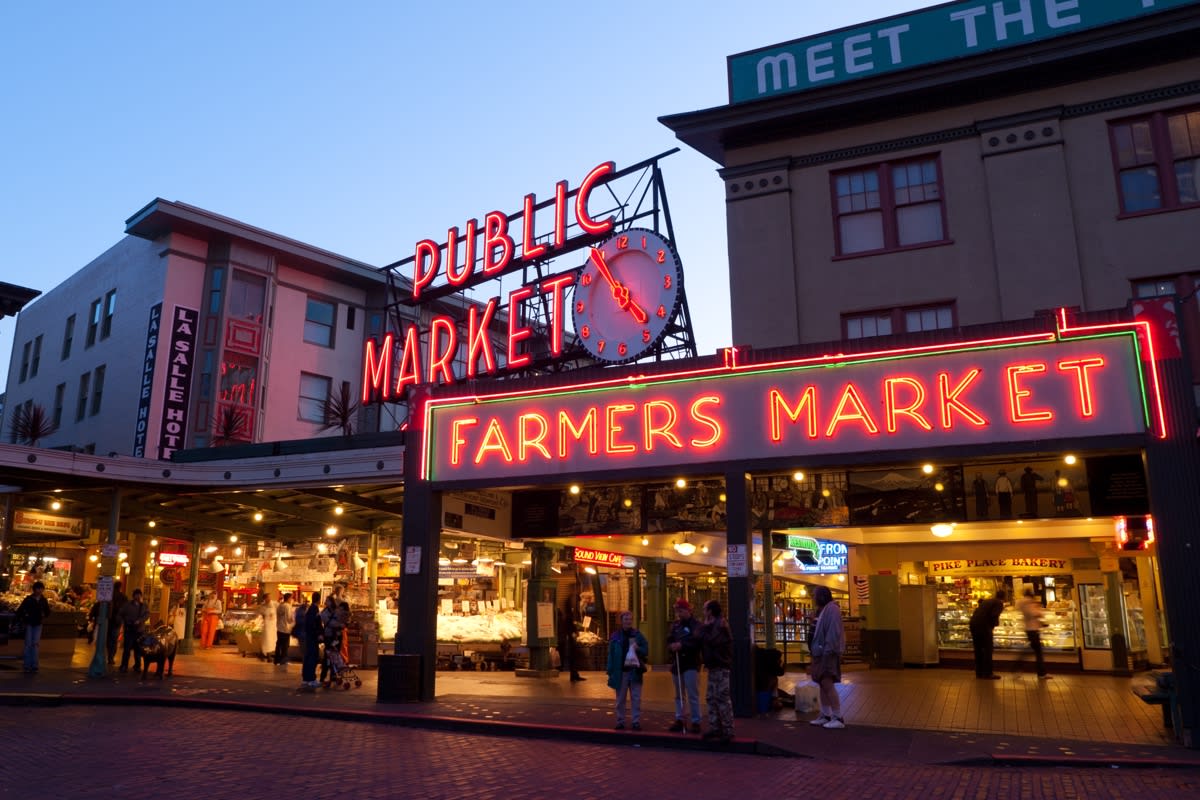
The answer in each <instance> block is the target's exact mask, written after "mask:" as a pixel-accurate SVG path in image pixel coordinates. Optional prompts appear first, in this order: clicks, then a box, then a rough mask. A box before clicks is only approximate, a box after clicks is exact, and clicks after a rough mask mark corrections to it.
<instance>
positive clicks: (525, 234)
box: [521, 194, 546, 261]
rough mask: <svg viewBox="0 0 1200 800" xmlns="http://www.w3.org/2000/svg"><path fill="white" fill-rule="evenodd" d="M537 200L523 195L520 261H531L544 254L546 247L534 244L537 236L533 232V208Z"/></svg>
mask: <svg viewBox="0 0 1200 800" xmlns="http://www.w3.org/2000/svg"><path fill="white" fill-rule="evenodd" d="M535 205H537V199H536V198H535V197H534V196H533V195H532V194H527V195H525V210H524V212H523V213H522V215H521V216H522V217H523V219H524V223H525V224H524V225H522V226H521V260H522V261H532V260H533V259H535V258H537V257H538V256H540V255H542V254H544V253H545V252H546V245H544V244H534V240H535V239H536V238H537V235H536V234H535V233H534V232H533V207H534V206H535Z"/></svg>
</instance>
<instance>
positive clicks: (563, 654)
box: [557, 597, 587, 683]
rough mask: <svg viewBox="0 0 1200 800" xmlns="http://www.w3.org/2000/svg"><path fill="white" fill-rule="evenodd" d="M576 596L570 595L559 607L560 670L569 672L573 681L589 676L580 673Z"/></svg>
mask: <svg viewBox="0 0 1200 800" xmlns="http://www.w3.org/2000/svg"><path fill="white" fill-rule="evenodd" d="M574 607H575V598H574V597H568V598H567V600H566V602H565V603H563V604H562V605H561V606H560V607H559V609H558V631H557V633H558V663H559V669H558V671H559V672H569V673H570V674H571V682H572V683H578V682H579V681H585V680H587V678H585V677H583V676H582V675H580V674H579V660H580V659H579V653H578V652H577V648H576V644H575V613H574V611H573V610H572V609H573V608H574Z"/></svg>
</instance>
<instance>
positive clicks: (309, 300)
mask: <svg viewBox="0 0 1200 800" xmlns="http://www.w3.org/2000/svg"><path fill="white" fill-rule="evenodd" d="M314 304H317V305H322V306H328V307H329V308H330V320H329V322H328V323H326V322H323V321H321V320H317V319H313V318H312V317H311V316H310V312H311V309H312V307H313V305H314ZM337 306H338V304H337V302H335V301H333V300H322V299H321V298H319V297H314V296H312V295H308V296H307V297H306V298H305V301H304V332H303V339H304V342H305V343H306V344H312V345H316V346H317V347H328V348H329V349H331V350H332V349H333V347H334V345H335V344H336V342H337V337H336V336H335V335H334V334H335V331H336V330H337ZM309 325H314V326H320V327H321V328H322V329H325V330H326V331H327V332H328V341H327V342H324V341H318V340H314V339H311V338H309V334H308V331H309Z"/></svg>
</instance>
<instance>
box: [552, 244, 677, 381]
mask: <svg viewBox="0 0 1200 800" xmlns="http://www.w3.org/2000/svg"><path fill="white" fill-rule="evenodd" d="M682 297H683V270H682V269H681V268H680V266H679V259H678V258H677V257H676V256H675V249H674V248H673V247H672V246H671V244H670V243H669V242H667V240H666V239H664V238H662V237H661V236H659V235H658V234H657V233H655V232H654V231H650V230H646V229H644V228H630V229H628V230H625V231H622V232H620V233H618V234H616V235H614V236H613V237H612V238H610V239H608V240H607V241H605V242H603V243H602V244H600V245H599V246H597V247H593V248H591V249H590V251H589V253H588V259H587V261H586V262H584V265H583V267H582V268H581V269H580V273H579V279H578V280H577V281H576V284H575V296H574V300H573V302H572V303H571V312H572V315H573V318H574V320H575V333H576V335H578V337H579V341H580V342H582V344H583V346H584V348H586V349H587V351H588V352H589V353H591V354H592V355H593V356H595V357H596V358H598V359H600V360H601V361H609V362H612V363H620V362H623V361H633V360H634V359H636V358H638V357H640V356H642V355H644V354H645V353H646V352H648V351H649V350H652V349H653V348H654V347H655V345H657V344H658V343H659V341H661V340H662V337H663V335H664V334H665V333H666V330H667V324H668V323H670V322H671V320H672V319H674V318H675V314H676V312H677V311H678V310H679V303H680V300H681V298H682Z"/></svg>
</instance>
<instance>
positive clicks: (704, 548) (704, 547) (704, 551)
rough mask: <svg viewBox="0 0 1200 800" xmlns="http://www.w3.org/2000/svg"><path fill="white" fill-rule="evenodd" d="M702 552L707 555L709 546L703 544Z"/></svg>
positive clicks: (701, 546)
mask: <svg viewBox="0 0 1200 800" xmlns="http://www.w3.org/2000/svg"><path fill="white" fill-rule="evenodd" d="M700 552H701V553H707V552H708V545H706V544H702V545H700Z"/></svg>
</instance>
